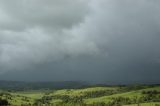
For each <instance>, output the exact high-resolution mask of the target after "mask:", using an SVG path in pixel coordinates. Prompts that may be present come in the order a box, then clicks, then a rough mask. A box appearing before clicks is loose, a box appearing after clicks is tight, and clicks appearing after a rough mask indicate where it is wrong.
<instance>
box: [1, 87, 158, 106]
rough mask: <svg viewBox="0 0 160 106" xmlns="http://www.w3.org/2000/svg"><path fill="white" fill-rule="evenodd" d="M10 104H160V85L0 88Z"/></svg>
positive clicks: (117, 105)
mask: <svg viewBox="0 0 160 106" xmlns="http://www.w3.org/2000/svg"><path fill="white" fill-rule="evenodd" d="M2 100H6V101H7V102H8V104H9V105H11V106H123V105H124V106H160V86H110V87H88V88H83V89H63V90H28V91H5V90H0V104H1V101H2Z"/></svg>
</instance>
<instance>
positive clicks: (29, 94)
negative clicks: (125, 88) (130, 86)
mask: <svg viewBox="0 0 160 106" xmlns="http://www.w3.org/2000/svg"><path fill="white" fill-rule="evenodd" d="M118 89H119V87H91V88H86V89H69V90H66V89H64V90H57V91H52V92H49V93H48V95H49V96H57V95H58V96H64V95H68V96H70V97H75V96H83V95H85V94H86V93H88V92H94V91H104V90H118ZM143 90H146V91H147V90H157V91H160V86H158V87H153V88H146V89H143ZM143 90H137V91H129V92H125V93H118V94H113V95H109V96H101V97H97V98H88V99H84V102H85V103H87V104H92V103H97V102H105V103H107V102H109V101H111V98H113V97H119V96H122V97H129V98H133V97H135V96H136V97H141V96H143V95H142V94H141V92H142V91H143ZM1 92H2V91H1ZM10 94H11V98H12V99H11V100H9V102H10V103H11V104H12V105H13V106H14V105H16V106H20V105H21V104H23V103H31V104H33V102H34V100H35V99H40V98H42V97H43V96H44V95H46V92H45V91H26V92H12V93H10ZM2 98H7V97H6V96H3V97H2ZM25 98H26V99H27V100H28V102H26V101H24V100H23V99H25ZM50 102H51V103H57V102H61V100H60V99H54V100H51V101H50ZM151 104H153V105H154V104H155V103H144V104H142V105H141V106H151ZM129 106H136V104H133V105H129Z"/></svg>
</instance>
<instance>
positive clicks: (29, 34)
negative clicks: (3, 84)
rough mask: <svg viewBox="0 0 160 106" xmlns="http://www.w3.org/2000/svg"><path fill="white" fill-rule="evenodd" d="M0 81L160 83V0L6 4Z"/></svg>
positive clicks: (1, 4)
mask: <svg viewBox="0 0 160 106" xmlns="http://www.w3.org/2000/svg"><path fill="white" fill-rule="evenodd" d="M0 80H28V81H64V80H76V81H77V80H80V81H93V82H106V83H107V82H108V83H112V82H113V83H121V82H126V83H127V82H159V81H160V0H0Z"/></svg>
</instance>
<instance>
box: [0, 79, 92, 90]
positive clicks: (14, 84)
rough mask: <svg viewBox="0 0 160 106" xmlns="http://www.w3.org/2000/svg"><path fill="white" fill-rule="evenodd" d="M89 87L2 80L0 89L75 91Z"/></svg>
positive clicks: (83, 84) (78, 82)
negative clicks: (75, 89)
mask: <svg viewBox="0 0 160 106" xmlns="http://www.w3.org/2000/svg"><path fill="white" fill-rule="evenodd" d="M88 85H89V84H88V83H86V82H81V81H53V82H25V81H4V80H0V89H5V90H6V89H8V90H38V89H74V88H82V87H85V86H88Z"/></svg>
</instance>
